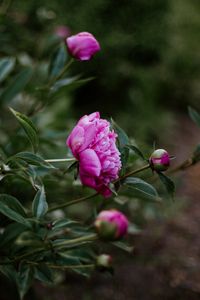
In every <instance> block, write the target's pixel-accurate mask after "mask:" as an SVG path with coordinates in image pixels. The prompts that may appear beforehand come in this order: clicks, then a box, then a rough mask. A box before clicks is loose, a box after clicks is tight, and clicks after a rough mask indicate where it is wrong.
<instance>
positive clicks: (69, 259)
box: [56, 252, 80, 266]
mask: <svg viewBox="0 0 200 300" xmlns="http://www.w3.org/2000/svg"><path fill="white" fill-rule="evenodd" d="M56 263H57V264H58V265H61V266H77V265H80V260H79V258H78V257H77V256H73V255H69V254H67V253H66V252H59V254H57V255H56Z"/></svg>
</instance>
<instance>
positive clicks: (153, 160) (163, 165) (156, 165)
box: [149, 149, 170, 171]
mask: <svg viewBox="0 0 200 300" xmlns="http://www.w3.org/2000/svg"><path fill="white" fill-rule="evenodd" d="M149 163H150V165H151V168H152V170H155V171H166V170H167V169H168V168H169V165H170V157H169V154H168V152H167V151H166V150H164V149H157V150H155V151H154V152H153V153H152V154H151V156H150V159H149Z"/></svg>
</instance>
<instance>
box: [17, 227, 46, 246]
mask: <svg viewBox="0 0 200 300" xmlns="http://www.w3.org/2000/svg"><path fill="white" fill-rule="evenodd" d="M15 243H16V245H19V246H22V247H24V246H30V247H34V249H36V248H41V247H43V241H42V240H41V238H40V237H39V236H38V235H37V234H35V233H34V232H32V231H30V230H26V231H24V232H22V233H21V234H20V235H19V236H18V237H17V239H16V241H15Z"/></svg>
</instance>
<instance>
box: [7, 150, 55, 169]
mask: <svg viewBox="0 0 200 300" xmlns="http://www.w3.org/2000/svg"><path fill="white" fill-rule="evenodd" d="M16 159H20V160H23V161H25V162H27V163H28V164H30V165H34V166H39V167H45V168H52V169H54V166H53V165H51V164H49V163H48V162H46V161H45V160H44V159H43V158H42V157H40V156H39V155H36V154H33V153H31V152H19V153H17V154H15V155H14V156H11V157H10V158H9V159H8V162H9V161H11V160H16Z"/></svg>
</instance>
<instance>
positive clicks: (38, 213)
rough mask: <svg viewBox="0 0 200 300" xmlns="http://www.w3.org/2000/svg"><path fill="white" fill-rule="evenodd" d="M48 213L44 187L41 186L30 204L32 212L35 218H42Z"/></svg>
mask: <svg viewBox="0 0 200 300" xmlns="http://www.w3.org/2000/svg"><path fill="white" fill-rule="evenodd" d="M47 211H48V204H47V201H46V195H45V191H44V187H43V186H42V187H41V188H40V189H39V190H38V191H37V193H36V195H35V198H34V200H33V204H32V212H33V215H34V216H35V217H36V218H38V219H39V218H41V217H43V216H44V215H45V214H46V213H47Z"/></svg>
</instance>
